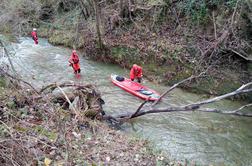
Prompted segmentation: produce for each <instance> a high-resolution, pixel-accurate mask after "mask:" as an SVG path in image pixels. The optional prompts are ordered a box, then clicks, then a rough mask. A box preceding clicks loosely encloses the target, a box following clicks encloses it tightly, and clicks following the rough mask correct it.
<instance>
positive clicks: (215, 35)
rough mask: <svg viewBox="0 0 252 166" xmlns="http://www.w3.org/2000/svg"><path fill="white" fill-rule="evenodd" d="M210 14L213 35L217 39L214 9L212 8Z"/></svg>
mask: <svg viewBox="0 0 252 166" xmlns="http://www.w3.org/2000/svg"><path fill="white" fill-rule="evenodd" d="M212 16H213V25H214V37H215V40H217V33H216V22H215V14H214V10H213V12H212Z"/></svg>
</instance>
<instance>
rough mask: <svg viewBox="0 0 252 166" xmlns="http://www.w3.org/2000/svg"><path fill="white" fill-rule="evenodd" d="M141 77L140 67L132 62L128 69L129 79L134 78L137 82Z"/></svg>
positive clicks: (132, 79)
mask: <svg viewBox="0 0 252 166" xmlns="http://www.w3.org/2000/svg"><path fill="white" fill-rule="evenodd" d="M142 77H143V72H142V67H140V66H138V65H136V64H134V65H133V66H132V68H131V70H130V79H131V81H134V79H135V78H136V79H137V81H138V82H139V83H141V80H142Z"/></svg>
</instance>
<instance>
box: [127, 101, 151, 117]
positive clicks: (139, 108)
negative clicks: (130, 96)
mask: <svg viewBox="0 0 252 166" xmlns="http://www.w3.org/2000/svg"><path fill="white" fill-rule="evenodd" d="M147 102H148V100H145V101H144V102H143V103H142V104H141V105H140V106H139V107H138V109H137V110H136V112H135V113H134V114H132V115H131V117H130V118H134V117H135V116H136V115H137V114H138V112H139V111H140V110H141V109H142V108H143V106H144V105H145V104H146V103H147Z"/></svg>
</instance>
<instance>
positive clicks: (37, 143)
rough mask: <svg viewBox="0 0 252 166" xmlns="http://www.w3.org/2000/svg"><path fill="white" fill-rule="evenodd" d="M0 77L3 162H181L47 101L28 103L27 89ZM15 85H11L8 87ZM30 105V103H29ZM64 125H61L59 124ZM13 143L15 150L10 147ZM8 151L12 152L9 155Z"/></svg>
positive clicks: (154, 163) (33, 163) (63, 163)
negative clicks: (75, 115) (76, 117)
mask: <svg viewBox="0 0 252 166" xmlns="http://www.w3.org/2000/svg"><path fill="white" fill-rule="evenodd" d="M5 80H6V78H3V77H2V76H1V77H0V82H1V83H0V108H1V109H0V115H1V118H0V120H1V123H0V129H1V130H0V137H1V140H3V141H1V143H0V146H1V150H0V152H1V155H0V161H1V163H2V164H3V165H9V164H10V162H14V163H15V164H19V165H118V164H119V165H150V166H151V165H169V166H170V165H174V166H175V165H180V166H181V165H184V164H185V165H186V164H188V161H185V163H184V162H183V163H182V162H177V161H174V160H170V159H169V158H168V157H167V156H166V155H165V154H164V153H161V152H160V151H158V150H155V149H156V148H154V147H153V145H151V144H150V143H149V142H147V141H145V140H143V139H140V138H136V137H131V136H128V135H125V133H123V132H121V131H120V130H116V129H112V128H111V127H109V126H108V123H104V122H100V121H99V120H91V119H89V118H85V117H82V120H81V121H79V120H80V119H79V118H80V117H79V118H78V119H79V120H78V122H77V121H76V120H74V119H73V118H74V117H72V115H71V111H70V110H65V109H63V108H62V107H60V106H59V105H58V104H55V103H53V102H49V103H46V104H45V103H44V102H42V101H40V102H39V101H37V102H34V103H32V104H31V103H30V102H29V97H28V96H30V95H31V94H32V93H31V91H29V90H28V89H26V88H21V87H15V86H14V85H13V84H12V83H6V82H5ZM13 89H15V90H13ZM34 104H35V105H36V107H35V105H34ZM63 126H64V128H62V127H63ZM13 147H15V149H16V150H15V153H13V152H12V150H11V148H13ZM9 156H12V157H11V158H12V159H10V158H9Z"/></svg>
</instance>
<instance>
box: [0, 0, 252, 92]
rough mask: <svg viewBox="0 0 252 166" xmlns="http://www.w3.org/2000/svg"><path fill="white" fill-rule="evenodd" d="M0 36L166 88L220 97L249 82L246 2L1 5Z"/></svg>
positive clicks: (40, 0) (251, 33) (75, 0)
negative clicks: (140, 73)
mask: <svg viewBox="0 0 252 166" xmlns="http://www.w3.org/2000/svg"><path fill="white" fill-rule="evenodd" d="M0 9H1V10H0V14H1V17H0V23H1V24H0V31H1V32H2V33H14V34H18V35H20V34H21V35H29V33H30V31H31V29H32V27H36V28H38V34H39V36H40V37H47V38H48V39H49V42H50V43H52V44H55V45H64V46H67V47H71V48H72V47H74V48H77V49H82V50H83V53H85V55H86V56H89V57H92V58H94V59H97V57H98V59H100V60H101V61H105V62H112V63H116V64H120V65H121V66H124V67H127V68H129V67H131V65H132V64H133V63H138V64H140V65H142V66H143V68H144V76H146V77H148V78H149V79H150V80H153V81H155V82H159V83H164V84H166V85H171V84H173V83H175V82H177V81H179V80H182V79H184V78H187V77H188V76H190V75H192V74H194V75H196V74H198V73H200V72H202V71H207V73H208V76H207V77H204V78H201V79H198V80H197V81H193V82H190V84H186V85H184V86H183V87H184V88H187V89H188V90H191V91H195V92H204V93H209V94H224V93H227V92H229V91H231V90H234V89H235V88H237V87H239V86H240V85H241V84H243V83H246V82H248V80H251V73H252V64H251V60H252V57H251V54H252V49H251V39H252V4H251V1H249V0H228V1H222V0H207V1H205V0H182V1H178V0H155V1H154V0H147V1H143V0H108V1H98V0H68V1H65V0H35V1H34V0H3V1H2V2H1V4H0Z"/></svg>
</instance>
